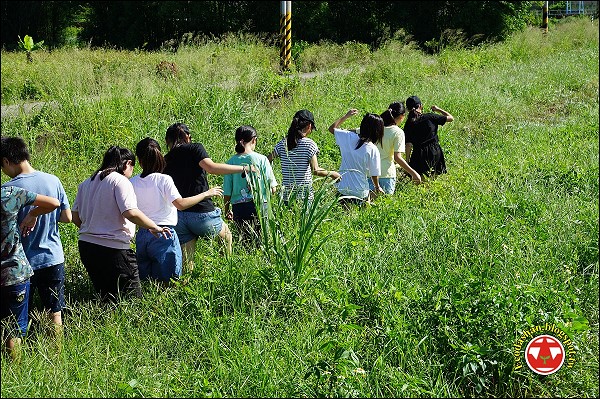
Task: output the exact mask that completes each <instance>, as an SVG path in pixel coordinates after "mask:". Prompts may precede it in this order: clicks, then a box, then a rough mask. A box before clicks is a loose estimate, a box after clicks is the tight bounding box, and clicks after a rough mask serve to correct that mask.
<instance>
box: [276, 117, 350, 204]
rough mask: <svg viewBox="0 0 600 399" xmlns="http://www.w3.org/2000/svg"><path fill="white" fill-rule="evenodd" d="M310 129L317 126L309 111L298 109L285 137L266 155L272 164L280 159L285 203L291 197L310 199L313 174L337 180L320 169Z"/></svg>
mask: <svg viewBox="0 0 600 399" xmlns="http://www.w3.org/2000/svg"><path fill="white" fill-rule="evenodd" d="M313 130H316V126H315V119H314V116H313V114H312V112H310V111H308V110H306V109H301V110H300V111H298V112H296V114H295V115H294V117H293V119H292V123H291V124H290V127H289V129H288V132H287V136H286V137H285V138H283V139H281V140H280V141H279V142H278V143H277V144H276V145H275V148H274V150H273V152H271V154H269V156H268V159H269V162H273V159H275V158H280V159H281V175H282V177H283V184H282V185H283V200H284V201H285V202H286V203H287V201H288V200H289V198H290V196H292V195H294V196H296V198H297V199H300V200H302V199H304V198H307V199H308V200H312V198H313V196H314V192H313V188H312V176H313V175H315V176H329V177H330V178H332V179H333V180H339V178H340V174H339V173H338V172H336V171H328V170H325V169H322V168H321V167H319V162H318V160H317V154H318V153H319V148H318V147H317V144H316V143H315V142H314V141H313V140H312V139H310V138H308V135H309V134H310V133H311V132H312V131H313Z"/></svg>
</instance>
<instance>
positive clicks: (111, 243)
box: [72, 172, 137, 249]
mask: <svg viewBox="0 0 600 399" xmlns="http://www.w3.org/2000/svg"><path fill="white" fill-rule="evenodd" d="M130 209H137V198H136V196H135V192H134V191H133V186H132V185H131V182H130V181H129V179H128V178H127V177H125V176H123V175H122V174H120V173H117V172H112V173H110V174H109V175H108V176H106V177H105V178H104V180H100V176H99V175H96V177H95V178H94V180H91V179H90V178H87V179H86V180H85V181H83V183H81V184H79V186H78V187H77V196H76V197H75V201H74V202H73V209H72V211H73V212H77V213H78V214H79V218H80V219H81V227H80V228H79V239H80V240H81V241H86V242H90V243H92V244H97V245H102V246H105V247H108V248H115V249H129V248H130V247H131V245H130V241H131V239H132V238H133V236H134V234H135V224H133V222H130V221H129V220H128V219H127V218H125V217H123V215H122V213H123V212H125V211H128V210H130Z"/></svg>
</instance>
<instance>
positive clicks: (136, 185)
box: [131, 173, 181, 226]
mask: <svg viewBox="0 0 600 399" xmlns="http://www.w3.org/2000/svg"><path fill="white" fill-rule="evenodd" d="M131 184H132V185H133V190H134V191H135V195H136V197H137V202H138V208H139V209H140V210H141V211H142V212H144V213H145V214H146V216H148V217H149V218H150V219H151V220H153V221H154V223H156V224H158V225H160V226H175V225H176V224H177V208H175V205H173V201H175V200H176V199H177V198H181V195H180V194H179V190H177V187H175V183H174V182H173V178H172V177H171V176H169V175H165V174H163V173H150V174H149V175H148V176H146V177H144V178H142V177H141V176H140V175H136V176H133V177H132V178H131Z"/></svg>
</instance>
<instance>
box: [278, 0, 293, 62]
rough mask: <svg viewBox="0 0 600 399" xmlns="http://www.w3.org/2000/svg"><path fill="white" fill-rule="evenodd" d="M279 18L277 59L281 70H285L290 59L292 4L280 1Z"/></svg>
mask: <svg viewBox="0 0 600 399" xmlns="http://www.w3.org/2000/svg"><path fill="white" fill-rule="evenodd" d="M280 4H281V8H280V10H281V18H280V20H279V25H280V29H279V34H280V35H281V50H280V51H279V58H280V60H281V69H282V70H287V69H289V67H290V60H291V58H292V2H291V1H281V2H280Z"/></svg>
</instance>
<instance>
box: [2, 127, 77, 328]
mask: <svg viewBox="0 0 600 399" xmlns="http://www.w3.org/2000/svg"><path fill="white" fill-rule="evenodd" d="M1 151H2V158H4V159H6V161H5V164H4V168H3V170H4V172H5V173H6V174H7V175H8V176H9V177H11V180H9V181H8V182H6V183H5V184H4V185H5V186H15V187H21V188H23V189H26V190H28V191H31V192H34V193H38V194H42V195H45V196H48V197H52V198H57V199H58V200H59V202H60V207H59V208H57V209H56V210H54V211H53V212H50V213H47V214H44V215H41V216H40V218H39V221H38V223H37V228H36V229H35V230H33V231H32V232H31V233H30V234H29V235H27V236H26V237H23V238H22V245H23V250H24V251H25V254H26V256H27V259H28V260H29V263H30V264H31V267H32V268H33V270H34V272H35V273H34V276H33V277H32V278H31V291H32V292H31V295H30V307H31V306H32V305H33V297H34V293H35V292H36V291H38V293H39V296H40V300H41V302H42V305H43V307H44V308H45V309H46V310H48V311H50V313H51V314H50V317H51V319H52V321H53V322H54V323H55V324H56V325H59V326H60V325H62V310H63V308H64V307H65V305H66V304H65V295H64V286H65V265H64V263H65V256H64V251H63V246H62V242H61V238H60V232H59V229H58V223H59V222H62V223H70V222H71V209H70V204H69V200H68V198H67V194H66V192H65V189H64V187H63V185H62V183H61V181H60V179H59V178H58V177H56V176H55V175H53V174H50V173H46V172H41V171H38V170H35V169H34V168H33V167H32V166H31V164H30V162H29V159H30V156H29V151H28V149H27V146H26V144H25V141H24V140H23V139H22V138H20V137H5V138H2V150H1ZM31 208H32V207H31V206H26V207H24V208H23V209H21V210H20V211H19V215H18V223H21V222H22V221H23V219H24V218H25V216H26V215H27V214H28V213H29V211H30V210H31Z"/></svg>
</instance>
